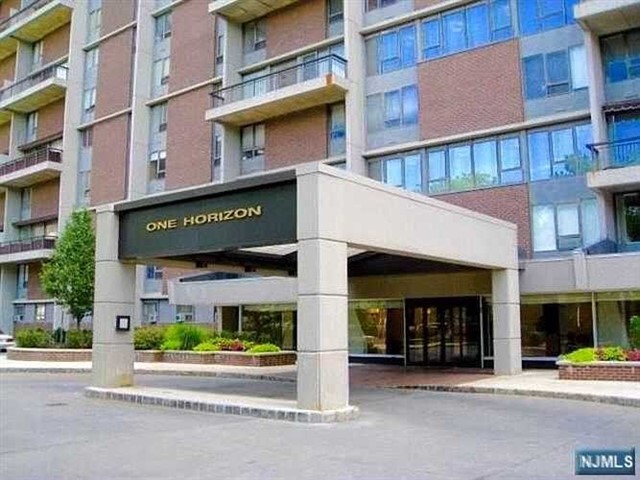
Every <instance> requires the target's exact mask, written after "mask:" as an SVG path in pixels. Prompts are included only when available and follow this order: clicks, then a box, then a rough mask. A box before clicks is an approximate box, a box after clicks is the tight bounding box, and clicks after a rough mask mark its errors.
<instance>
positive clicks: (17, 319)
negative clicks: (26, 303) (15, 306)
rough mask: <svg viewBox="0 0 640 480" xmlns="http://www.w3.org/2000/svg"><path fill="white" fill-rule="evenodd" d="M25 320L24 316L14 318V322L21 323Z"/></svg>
mask: <svg viewBox="0 0 640 480" xmlns="http://www.w3.org/2000/svg"><path fill="white" fill-rule="evenodd" d="M23 320H24V315H14V316H13V321H14V322H21V321H23Z"/></svg>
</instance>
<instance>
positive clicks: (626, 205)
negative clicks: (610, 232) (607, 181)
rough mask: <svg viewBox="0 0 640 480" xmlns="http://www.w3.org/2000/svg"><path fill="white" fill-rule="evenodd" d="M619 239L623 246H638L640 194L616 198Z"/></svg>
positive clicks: (639, 242) (639, 237) (639, 234)
mask: <svg viewBox="0 0 640 480" xmlns="http://www.w3.org/2000/svg"><path fill="white" fill-rule="evenodd" d="M618 218H619V225H620V237H621V240H622V242H623V243H625V244H629V243H631V244H633V243H635V244H640V192H633V193H625V194H623V195H620V196H619V197H618Z"/></svg>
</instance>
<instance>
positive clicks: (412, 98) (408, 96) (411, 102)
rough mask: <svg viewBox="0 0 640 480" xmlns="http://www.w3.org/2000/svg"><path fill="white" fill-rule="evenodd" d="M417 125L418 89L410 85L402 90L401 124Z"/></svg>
mask: <svg viewBox="0 0 640 480" xmlns="http://www.w3.org/2000/svg"><path fill="white" fill-rule="evenodd" d="M417 123H418V87H417V86H416V85H410V86H408V87H404V88H403V89H402V124H403V125H415V124H417Z"/></svg>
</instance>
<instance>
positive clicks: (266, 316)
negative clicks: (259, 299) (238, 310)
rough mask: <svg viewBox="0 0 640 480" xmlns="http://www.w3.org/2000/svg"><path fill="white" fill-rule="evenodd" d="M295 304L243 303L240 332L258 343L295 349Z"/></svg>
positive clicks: (284, 348)
mask: <svg viewBox="0 0 640 480" xmlns="http://www.w3.org/2000/svg"><path fill="white" fill-rule="evenodd" d="M296 308H297V307H296V305H294V304H291V305H289V304H284V305H243V306H242V333H243V334H244V335H247V336H249V337H250V338H251V340H252V341H255V342H258V343H273V344H274V345H277V346H279V347H280V348H282V349H283V350H295V349H296V335H297V330H296V323H297V312H296Z"/></svg>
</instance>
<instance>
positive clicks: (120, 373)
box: [92, 205, 136, 387]
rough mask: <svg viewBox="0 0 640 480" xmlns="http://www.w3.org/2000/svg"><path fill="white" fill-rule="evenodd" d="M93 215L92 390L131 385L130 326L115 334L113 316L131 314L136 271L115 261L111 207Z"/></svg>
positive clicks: (115, 222)
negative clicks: (94, 268)
mask: <svg viewBox="0 0 640 480" xmlns="http://www.w3.org/2000/svg"><path fill="white" fill-rule="evenodd" d="M96 213H97V215H96V238H97V239H98V242H97V244H96V280H95V299H94V307H93V379H92V384H93V385H94V386H96V387H121V386H126V385H132V384H133V360H134V351H133V325H132V328H131V330H129V331H117V330H116V316H117V315H128V316H130V317H131V320H132V323H133V317H134V311H135V284H136V267H135V265H128V264H124V263H120V262H119V261H118V215H117V214H116V213H115V212H114V211H113V206H112V205H105V206H103V207H99V208H98V210H97V212H96Z"/></svg>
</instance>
